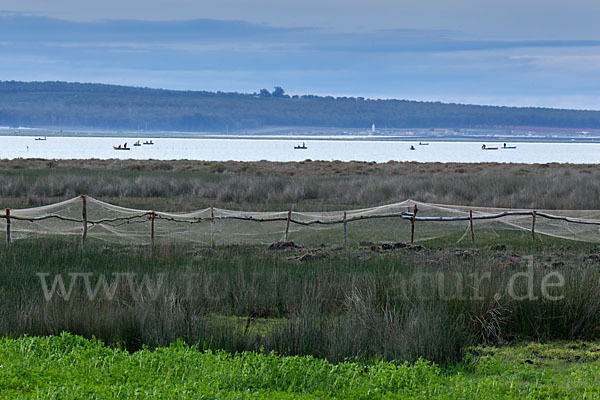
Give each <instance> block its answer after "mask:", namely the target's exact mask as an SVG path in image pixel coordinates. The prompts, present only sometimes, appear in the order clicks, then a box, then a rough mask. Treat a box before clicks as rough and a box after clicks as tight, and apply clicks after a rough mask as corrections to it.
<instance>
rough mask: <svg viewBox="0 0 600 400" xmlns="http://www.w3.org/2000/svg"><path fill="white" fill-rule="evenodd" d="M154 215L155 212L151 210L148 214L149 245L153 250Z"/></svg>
mask: <svg viewBox="0 0 600 400" xmlns="http://www.w3.org/2000/svg"><path fill="white" fill-rule="evenodd" d="M154 217H156V212H154V211H152V214H150V246H151V247H152V250H154Z"/></svg>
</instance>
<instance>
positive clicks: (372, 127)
mask: <svg viewBox="0 0 600 400" xmlns="http://www.w3.org/2000/svg"><path fill="white" fill-rule="evenodd" d="M371 132H375V123H374V122H373V125H371Z"/></svg>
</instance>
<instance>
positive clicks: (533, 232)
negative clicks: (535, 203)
mask: <svg viewBox="0 0 600 400" xmlns="http://www.w3.org/2000/svg"><path fill="white" fill-rule="evenodd" d="M531 214H532V215H533V221H532V222H531V238H532V239H533V241H534V242H535V216H536V214H537V212H536V211H535V210H533V211H532V212H531Z"/></svg>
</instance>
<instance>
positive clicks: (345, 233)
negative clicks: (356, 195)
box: [344, 211, 348, 247]
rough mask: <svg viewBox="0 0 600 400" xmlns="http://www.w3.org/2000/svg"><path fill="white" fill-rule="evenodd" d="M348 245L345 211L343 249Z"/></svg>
mask: <svg viewBox="0 0 600 400" xmlns="http://www.w3.org/2000/svg"><path fill="white" fill-rule="evenodd" d="M347 245H348V218H347V216H346V211H344V247H346V246H347Z"/></svg>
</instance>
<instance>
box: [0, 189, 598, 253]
mask: <svg viewBox="0 0 600 400" xmlns="http://www.w3.org/2000/svg"><path fill="white" fill-rule="evenodd" d="M0 229H1V230H2V231H4V232H6V238H7V241H8V242H9V243H10V241H12V240H18V239H23V238H30V237H37V236H58V237H60V236H80V237H82V238H83V239H85V240H87V239H90V238H91V239H98V240H102V241H106V242H111V243H123V244H135V245H148V244H155V243H157V242H189V243H194V244H199V245H205V246H210V245H234V244H235V245H237V244H240V245H243V244H268V243H274V242H278V241H282V240H293V241H294V242H296V243H299V244H304V245H318V244H328V245H334V244H340V245H342V244H343V245H346V244H352V243H360V242H365V241H369V242H374V243H376V242H390V241H396V242H408V241H415V242H422V241H427V240H432V239H438V238H444V237H446V238H450V239H451V240H452V241H455V242H461V241H464V240H468V241H471V240H474V238H475V237H482V236H491V237H501V236H502V235H503V234H506V232H508V231H515V232H521V233H523V234H527V235H533V234H535V235H546V236H552V237H556V238H562V239H571V240H579V241H587V242H600V210H560V211H559V210H530V209H501V208H487V207H469V206H457V205H442V204H430V203H424V202H418V201H413V200H406V201H403V202H399V203H394V204H388V205H384V206H378V207H372V208H363V209H355V210H345V211H343V210H342V211H328V212H301V211H275V212H258V211H235V210H226V209H221V208H213V207H210V208H205V209H202V210H197V211H192V212H186V213H170V212H160V211H155V210H140V209H133V208H126V207H120V206H117V205H113V204H109V203H106V202H103V201H100V200H97V199H94V198H92V197H89V196H79V197H76V198H73V199H70V200H66V201H63V202H60V203H56V204H51V205H47V206H43V207H35V208H27V209H5V210H4V211H3V212H2V213H1V214H0Z"/></svg>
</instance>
